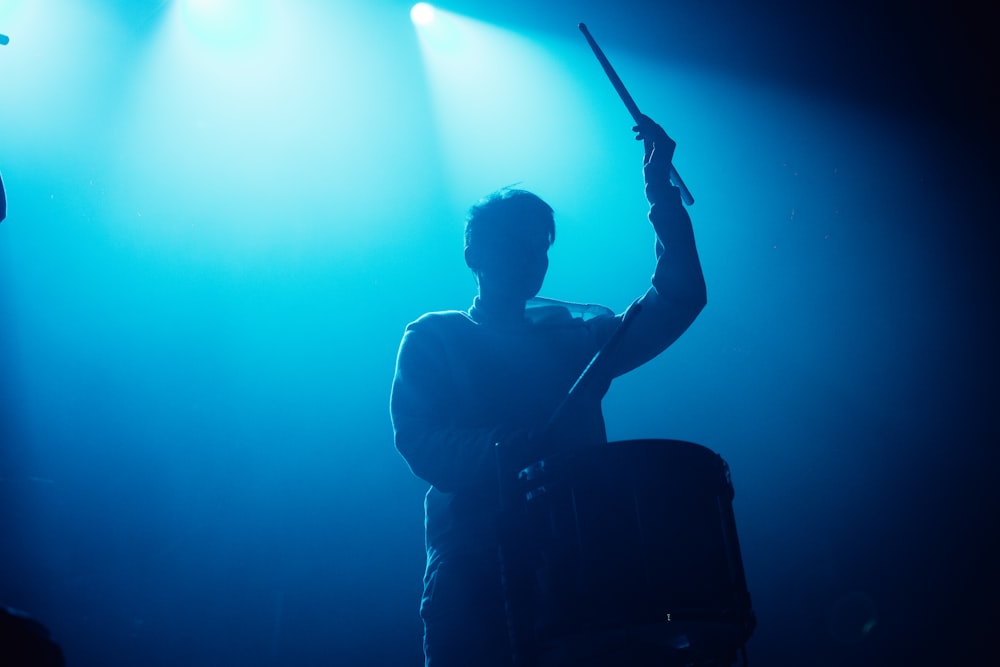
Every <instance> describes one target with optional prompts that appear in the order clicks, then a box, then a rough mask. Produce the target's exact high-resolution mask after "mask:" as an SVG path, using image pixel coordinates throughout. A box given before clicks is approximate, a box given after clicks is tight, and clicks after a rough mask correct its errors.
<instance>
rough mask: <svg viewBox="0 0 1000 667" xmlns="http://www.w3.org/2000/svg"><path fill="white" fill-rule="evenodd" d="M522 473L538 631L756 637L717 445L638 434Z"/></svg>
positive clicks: (549, 634) (726, 640) (546, 635)
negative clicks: (634, 631) (643, 437)
mask: <svg viewBox="0 0 1000 667" xmlns="http://www.w3.org/2000/svg"><path fill="white" fill-rule="evenodd" d="M521 477H522V483H523V485H524V486H523V492H524V512H525V515H524V516H525V518H526V524H525V525H526V526H527V530H528V531H529V532H530V533H532V535H533V537H532V542H533V543H534V544H535V546H536V548H535V549H533V552H534V556H533V561H534V567H533V568H531V569H532V572H533V576H534V589H535V593H534V596H533V597H534V604H533V607H534V627H535V634H536V637H537V638H539V639H541V640H543V641H544V640H546V639H551V638H558V637H564V636H571V635H580V634H593V633H595V632H602V631H613V630H617V629H621V628H645V629H646V630H648V629H649V628H651V627H652V628H653V629H654V633H658V634H660V635H662V637H663V638H665V639H669V641H675V640H676V638H677V637H678V636H683V637H684V639H683V641H684V642H687V641H689V640H690V638H691V637H692V636H697V635H699V634H706V633H707V634H711V635H712V637H713V639H712V641H713V642H714V643H715V644H719V643H720V639H719V638H720V637H722V640H721V643H722V644H731V645H732V646H727V647H725V648H726V649H727V650H728V649H735V647H737V646H741V645H742V644H743V643H745V641H746V639H747V638H748V637H749V634H750V632H751V631H752V625H753V620H752V619H753V614H752V611H751V608H750V597H749V593H748V592H747V587H746V579H745V576H744V572H743V564H742V558H741V556H740V552H739V544H738V540H737V538H736V527H735V520H734V517H733V511H732V500H733V487H732V484H731V482H730V477H729V469H728V466H727V465H726V463H725V461H723V460H722V458H721V457H720V456H719V455H718V454H716V453H714V452H712V451H711V450H709V449H707V448H705V447H702V446H701V445H696V444H694V443H689V442H683V441H677V440H632V441H624V442H615V443H610V444H607V445H602V446H599V447H592V448H586V449H583V450H581V451H579V452H575V453H573V454H571V455H563V456H554V457H551V458H550V459H547V460H545V461H542V462H539V463H538V464H536V465H535V466H532V467H531V468H528V469H526V470H524V471H523V472H522V474H521ZM720 628H721V631H720Z"/></svg>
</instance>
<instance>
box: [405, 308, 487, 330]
mask: <svg viewBox="0 0 1000 667" xmlns="http://www.w3.org/2000/svg"><path fill="white" fill-rule="evenodd" d="M473 324H475V322H473V320H472V318H471V317H470V316H469V313H468V312H466V311H464V310H436V311H433V312H430V313H424V314H423V315H421V316H420V317H418V318H417V319H415V320H413V321H412V322H410V323H409V324H407V325H406V330H407V331H427V332H434V331H438V332H442V331H448V330H451V329H454V328H456V327H466V326H469V325H473Z"/></svg>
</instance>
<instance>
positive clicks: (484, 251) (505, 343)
mask: <svg viewBox="0 0 1000 667" xmlns="http://www.w3.org/2000/svg"><path fill="white" fill-rule="evenodd" d="M634 129H635V130H636V131H637V132H638V135H637V137H636V138H637V139H641V140H643V142H644V145H645V154H644V159H643V173H644V176H645V182H646V197H647V199H648V201H649V203H650V209H649V220H650V222H651V223H652V225H653V229H654V231H655V232H656V246H655V247H656V266H655V270H654V273H653V277H652V286H651V287H650V288H649V289H648V290H647V291H646V293H645V294H644V295H643V296H641V297H640V298H639V299H638V304H639V305H640V306H641V309H640V310H639V311H638V314H637V315H636V316H635V318H634V319H633V320H631V321H630V323H629V325H628V327H627V328H626V329H625V330H624V332H623V337H622V339H621V341H620V344H619V345H618V346H617V347H616V348H615V350H614V352H613V354H612V355H611V356H610V357H609V358H608V359H607V366H605V367H604V369H605V370H604V372H603V374H602V378H601V380H600V381H598V382H594V383H591V384H590V385H588V387H587V389H586V390H585V391H584V393H583V394H582V395H580V396H578V397H576V400H574V401H573V402H572V404H570V405H569V406H568V407H567V409H566V410H564V411H562V412H561V413H560V414H561V417H560V419H558V421H557V422H556V423H554V424H552V426H551V428H550V429H548V430H547V431H546V437H545V438H544V439H539V438H536V437H532V436H533V434H537V433H538V431H539V430H540V429H541V428H542V427H543V426H544V425H546V423H547V422H548V420H549V417H550V416H551V415H552V414H553V413H554V411H555V410H556V408H557V406H559V404H560V403H561V401H562V399H563V398H564V397H565V396H566V394H567V392H568V390H569V389H570V387H571V386H572V385H573V382H574V381H575V380H576V378H577V377H578V376H579V375H580V373H581V371H582V370H583V369H584V368H585V367H586V365H587V363H588V362H589V361H590V360H591V358H592V357H593V356H594V354H595V353H596V352H597V351H598V350H599V349H600V348H601V347H602V346H603V344H604V343H605V342H606V341H607V340H608V339H609V338H610V337H611V336H612V334H613V333H614V332H615V331H616V330H617V329H618V328H619V326H620V325H621V322H622V319H623V314H622V315H615V314H614V313H613V312H612V311H610V310H608V309H605V308H603V307H599V306H582V305H578V304H567V303H561V302H556V301H550V300H544V299H537V298H535V297H536V295H537V294H538V291H539V289H540V288H541V286H542V281H543V280H544V278H545V273H546V270H547V269H548V249H549V246H550V245H551V244H552V242H553V241H554V239H555V227H554V223H553V212H552V209H551V208H550V207H549V205H548V204H546V203H545V202H544V201H542V200H541V199H540V198H539V197H537V196H536V195H534V194H532V193H530V192H526V191H524V190H517V189H504V190H500V191H498V192H495V193H493V194H491V195H490V196H488V197H486V198H485V199H483V200H482V201H480V202H479V203H478V204H476V205H475V206H473V207H472V209H471V210H470V212H469V216H468V219H467V223H466V229H465V261H466V264H467V265H468V266H469V268H470V269H472V272H473V274H474V275H475V277H476V281H477V283H478V287H479V290H478V291H479V293H478V296H476V297H475V299H474V301H473V304H472V307H471V308H470V309H469V310H468V311H444V312H436V313H428V314H426V315H424V316H422V317H420V318H419V319H418V320H416V321H415V322H413V323H411V324H410V325H408V326H407V327H406V331H405V333H404V335H403V340H402V343H401V344H400V348H399V356H398V359H397V365H396V374H395V378H394V380H393V385H392V396H391V413H392V421H393V428H394V430H395V442H396V447H397V449H398V450H399V452H400V454H402V456H403V457H404V458H405V459H406V462H407V463H408V464H409V466H410V468H411V470H412V471H413V472H414V473H415V474H416V475H417V476H419V477H420V478H422V479H424V480H426V481H427V482H429V483H430V484H431V488H430V490H429V491H428V492H427V497H426V500H425V510H426V526H425V527H426V547H427V569H426V572H425V576H424V594H423V599H422V601H421V606H420V613H421V617H422V619H423V622H424V653H425V658H426V665H427V667H452V666H461V667H470V666H472V665H475V666H477V667H488V666H502V665H510V664H511V647H510V644H509V641H508V634H507V623H506V616H505V609H504V589H503V586H502V584H501V576H500V565H499V563H498V535H497V521H496V515H497V507H498V502H499V494H498V483H497V478H498V475H497V463H496V447H500V448H507V449H505V450H504V451H505V452H509V453H510V455H509V456H508V458H511V459H514V460H519V461H521V462H531V461H533V460H538V459H539V458H541V457H543V456H544V455H545V454H546V449H545V448H546V447H547V446H548V445H549V444H550V443H552V442H559V443H573V444H577V443H578V444H580V445H587V444H598V443H604V442H606V441H607V435H606V432H605V426H604V418H603V416H602V413H601V399H602V398H603V396H604V394H605V393H606V391H607V389H608V386H609V384H610V382H611V379H612V378H614V377H616V376H618V375H621V374H623V373H626V372H628V371H630V370H632V369H634V368H636V367H637V366H639V365H641V364H643V363H645V362H647V361H649V360H650V359H652V358H653V357H655V356H656V355H657V354H659V353H660V352H662V351H663V350H664V349H666V348H667V347H668V346H669V345H670V344H671V343H673V342H674V341H675V340H676V339H677V338H678V337H679V336H680V335H681V334H682V333H683V332H684V331H685V330H686V329H687V328H688V326H690V324H691V323H692V322H693V321H694V319H695V318H696V317H697V315H698V313H699V312H701V310H702V308H703V307H704V305H705V299H706V297H705V281H704V278H703V276H702V271H701V265H700V262H699V259H698V253H697V250H696V248H695V242H694V234H693V232H692V228H691V221H690V218H689V217H688V214H687V211H686V210H685V208H684V206H683V205H682V203H681V199H680V194H679V192H678V190H677V188H675V187H673V186H672V185H671V184H670V182H669V170H670V163H671V160H672V158H673V152H674V146H675V144H674V142H673V141H672V140H671V139H670V138H669V137H668V136H667V134H666V133H665V132H664V131H663V129H662V128H660V126H659V125H657V124H656V123H654V122H653V121H651V120H650V119H648V118H644V119H643V122H642V123H641V124H640V125H639V126H637V127H636V128H634ZM498 443H499V444H498Z"/></svg>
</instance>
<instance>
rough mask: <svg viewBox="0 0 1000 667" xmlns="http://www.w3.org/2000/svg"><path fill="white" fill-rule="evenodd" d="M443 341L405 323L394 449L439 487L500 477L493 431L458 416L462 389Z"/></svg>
mask: <svg viewBox="0 0 1000 667" xmlns="http://www.w3.org/2000/svg"><path fill="white" fill-rule="evenodd" d="M448 360H449V355H448V350H447V349H446V346H445V345H444V343H443V341H442V340H441V339H440V337H438V336H437V335H435V333H434V332H433V331H430V330H429V328H428V327H425V326H420V321H419V320H418V322H415V323H414V324H411V325H410V326H409V327H407V330H406V332H405V333H404V334H403V340H402V342H401V343H400V346H399V353H398V356H397V358H396V373H395V377H394V378H393V382H392V392H391V394H390V412H391V416H392V425H393V431H394V434H395V444H396V449H397V450H398V451H399V453H400V454H401V455H402V456H403V458H404V459H405V460H406V462H407V464H408V465H409V466H410V470H412V471H413V473H414V474H415V475H417V476H418V477H420V478H421V479H423V480H425V481H427V482H428V483H430V484H432V485H433V486H435V487H437V488H438V490H440V491H444V492H452V491H458V490H461V489H463V488H469V487H476V486H482V485H483V484H486V483H491V482H492V481H494V480H495V479H496V462H495V451H494V450H495V447H494V445H495V443H496V440H497V437H498V434H497V433H496V431H495V429H487V428H469V427H463V426H462V425H461V424H459V423H457V422H456V420H455V405H457V404H458V403H459V401H458V397H457V396H456V392H457V391H458V389H457V388H456V386H455V383H454V381H453V379H452V377H451V372H450V369H449V362H448Z"/></svg>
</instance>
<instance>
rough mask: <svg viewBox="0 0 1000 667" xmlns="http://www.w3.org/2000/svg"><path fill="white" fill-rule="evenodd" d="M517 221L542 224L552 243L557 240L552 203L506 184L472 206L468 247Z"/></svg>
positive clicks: (469, 218)
mask: <svg viewBox="0 0 1000 667" xmlns="http://www.w3.org/2000/svg"><path fill="white" fill-rule="evenodd" d="M515 225H531V226H541V227H542V230H543V231H544V232H545V233H546V234H547V235H548V237H549V245H552V243H553V242H554V241H555V240H556V225H555V219H554V217H553V214H552V207H551V206H549V205H548V204H546V203H545V202H544V201H543V200H542V198H541V197H539V196H538V195H536V194H534V193H532V192H528V191H527V190H519V189H517V188H511V187H506V188H500V189H499V190H497V191H496V192H492V193H490V194H488V195H486V196H485V197H483V198H482V199H480V200H479V201H478V202H476V204H475V205H473V206H472V207H471V208H470V209H469V214H468V216H467V217H466V219H465V247H466V248H470V247H473V245H479V244H480V243H481V242H482V239H484V238H485V239H488V238H489V236H490V234H491V232H493V233H495V232H496V231H498V229H499V228H500V227H505V226H506V227H510V226H515ZM486 243H487V244H488V243H489V241H488V240H487V241H486Z"/></svg>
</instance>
